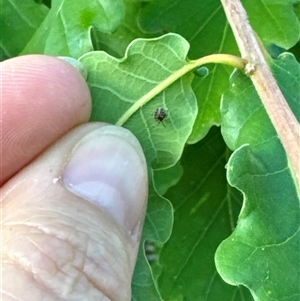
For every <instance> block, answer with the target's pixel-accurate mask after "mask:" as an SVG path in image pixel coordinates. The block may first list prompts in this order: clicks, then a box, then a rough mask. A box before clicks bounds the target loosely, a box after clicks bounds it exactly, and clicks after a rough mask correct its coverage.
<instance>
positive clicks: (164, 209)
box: [132, 175, 173, 301]
mask: <svg viewBox="0 0 300 301" xmlns="http://www.w3.org/2000/svg"><path fill="white" fill-rule="evenodd" d="M151 178H152V176H151V175H150V179H151ZM172 224H173V208H172V205H171V204H170V202H169V201H167V200H166V199H164V198H162V197H160V196H159V195H158V194H157V193H156V191H155V189H154V187H153V184H152V180H151V182H150V185H149V199H148V208H147V214H146V219H145V224H144V231H143V235H142V239H141V245H140V250H139V254H138V261H137V264H136V267H135V271H134V275H133V280H132V300H133V301H143V300H145V296H147V301H162V299H161V297H160V293H159V292H158V290H157V288H156V286H155V282H154V280H153V275H152V270H151V268H150V266H149V263H148V261H147V258H146V255H145V251H144V243H145V241H146V240H147V241H151V242H155V243H160V244H162V243H165V242H166V241H167V239H168V238H169V236H170V233H171V231H172Z"/></svg>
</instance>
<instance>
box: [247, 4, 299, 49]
mask: <svg viewBox="0 0 300 301" xmlns="http://www.w3.org/2000/svg"><path fill="white" fill-rule="evenodd" d="M242 2H243V5H244V7H245V9H246V11H247V14H248V16H249V20H250V23H251V25H252V26H253V28H254V30H255V31H256V32H257V34H258V35H259V37H260V38H261V39H262V40H263V41H264V42H265V43H266V44H275V45H277V46H280V47H282V48H284V49H289V48H290V47H292V46H294V45H295V44H296V43H297V42H298V41H299V38H300V24H299V20H298V18H297V16H296V14H295V11H294V5H295V4H296V3H299V0H296V1H295V0H276V1H274V0H263V1H262V0H243V1H242Z"/></svg>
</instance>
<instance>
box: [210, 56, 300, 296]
mask: <svg viewBox="0 0 300 301" xmlns="http://www.w3.org/2000/svg"><path fill="white" fill-rule="evenodd" d="M272 69H273V70H275V72H274V73H275V76H276V77H277V81H278V82H279V85H280V86H281V87H282V88H283V87H285V88H284V89H282V91H283V93H284V94H285V97H286V99H287V100H288V102H289V104H290V106H291V107H292V108H296V107H297V106H298V109H297V110H295V113H296V114H297V115H298V116H297V117H298V118H299V101H300V94H299V80H300V72H299V71H300V67H299V64H298V63H297V62H296V61H295V59H294V57H293V56H291V55H289V54H283V55H282V56H280V57H279V60H278V61H273V62H272ZM222 114H223V126H222V131H223V135H224V137H225V140H226V142H227V144H228V145H230V146H231V147H232V148H233V149H236V148H237V149H236V151H235V152H234V154H233V155H232V157H231V159H230V160H229V162H228V167H227V169H228V181H229V183H230V184H231V185H232V186H235V187H237V188H238V189H239V190H241V191H242V192H243V194H244V206H243V208H242V211H241V214H240V216H239V220H238V224H237V227H236V229H235V231H234V232H233V234H232V235H231V236H230V237H229V238H228V239H226V240H225V241H224V242H223V243H222V244H221V245H220V247H219V249H218V251H217V253H216V264H217V267H218V271H219V272H220V274H221V275H222V277H223V278H224V279H225V280H226V281H227V282H228V283H230V284H234V285H240V284H242V285H245V286H247V287H248V288H249V289H250V290H251V292H252V294H253V296H254V297H255V300H260V301H264V300H266V301H267V300H289V301H296V300H299V296H300V287H299V279H300V278H299V277H300V261H299V246H300V231H299V228H300V227H299V221H300V210H299V200H300V198H299V194H300V193H299V187H298V188H297V186H296V183H295V182H294V179H293V177H292V176H291V171H290V167H289V164H288V162H287V158H286V154H285V152H284V150H283V147H282V145H281V143H280V141H279V140H278V137H277V135H276V133H275V130H274V128H273V126H272V125H271V122H270V120H269V118H268V116H267V114H266V112H265V110H264V108H263V106H262V104H261V102H260V99H259V98H258V96H257V94H256V91H255V89H254V87H253V86H252V84H251V82H250V79H247V78H246V77H245V75H243V74H241V73H239V72H236V73H235V74H234V75H233V76H232V78H231V89H230V91H229V92H228V93H226V94H225V96H224V99H223V105H222Z"/></svg>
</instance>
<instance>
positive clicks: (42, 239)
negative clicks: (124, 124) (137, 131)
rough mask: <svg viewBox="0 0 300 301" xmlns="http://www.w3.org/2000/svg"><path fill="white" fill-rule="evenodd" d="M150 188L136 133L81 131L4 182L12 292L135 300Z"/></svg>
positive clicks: (34, 300)
mask: <svg viewBox="0 0 300 301" xmlns="http://www.w3.org/2000/svg"><path fill="white" fill-rule="evenodd" d="M147 187H148V185H147V170H146V163H145V159H144V155H143V153H142V150H141V147H140V145H139V143H138V142H137V140H136V138H135V137H134V136H133V135H132V134H131V133H130V132H129V131H128V130H125V129H123V128H121V127H117V126H111V125H106V124H100V125H99V123H94V124H93V123H92V124H88V125H84V126H81V127H79V128H76V129H75V130H73V131H72V132H71V133H70V134H68V135H67V136H66V137H65V138H64V139H63V140H61V141H60V142H58V143H57V144H56V145H55V146H54V147H53V148H51V149H50V150H49V151H47V152H46V153H45V154H43V155H42V156H41V157H40V158H39V159H38V160H36V161H35V162H33V163H32V164H30V165H29V166H28V167H26V168H25V169H24V170H23V171H22V172H21V173H19V174H17V175H16V176H15V177H14V178H13V179H11V181H9V182H8V183H7V184H6V185H4V187H3V191H2V195H3V201H2V215H3V225H2V233H3V234H2V235H3V238H2V241H3V248H2V252H3V255H2V256H3V260H2V262H3V264H2V269H3V270H2V276H3V277H2V279H3V283H2V289H3V292H4V293H3V294H4V296H5V297H7V296H10V297H11V298H12V299H13V300H31V301H40V300H49V301H50V300H51V301H52V300H53V301H54V300H72V301H74V300H81V301H85V300H86V301H93V300H95V301H96V300H97V301H100V300H115V301H117V300H120V301H126V300H130V299H131V298H130V296H131V277H132V273H133V270H134V266H135V262H136V256H137V252H138V246H139V240H140V235H141V230H142V224H143V220H144V215H145V208H146V200H147ZM4 300H6V299H5V298H4ZM9 300H10V299H9Z"/></svg>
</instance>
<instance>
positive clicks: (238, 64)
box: [116, 54, 248, 126]
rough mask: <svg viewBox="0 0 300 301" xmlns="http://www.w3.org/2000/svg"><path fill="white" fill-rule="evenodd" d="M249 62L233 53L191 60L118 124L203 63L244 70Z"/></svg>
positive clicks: (118, 123) (149, 93)
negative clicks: (224, 65)
mask: <svg viewBox="0 0 300 301" xmlns="http://www.w3.org/2000/svg"><path fill="white" fill-rule="evenodd" d="M247 62H248V61H247V60H245V59H242V58H240V57H237V56H234V55H231V54H211V55H208V56H205V57H202V58H200V59H197V60H193V61H189V62H188V63H187V64H186V65H184V66H183V67H182V68H181V69H179V70H177V71H176V72H175V73H173V74H172V75H171V76H169V77H168V78H166V79H165V80H164V81H162V82H161V83H160V84H158V85H157V86H156V87H155V88H154V89H152V90H151V91H149V92H148V93H147V94H145V95H144V96H143V97H141V98H140V99H139V100H137V101H136V102H135V103H134V104H133V105H132V106H131V107H130V108H129V109H128V110H127V111H126V112H125V113H124V114H123V115H122V116H121V118H120V119H119V120H118V121H117V123H116V125H120V126H121V125H123V124H124V123H125V122H126V121H127V120H128V119H129V118H130V117H131V116H132V114H134V113H135V112H136V111H137V110H138V109H139V108H141V107H142V106H143V105H145V104H146V103H147V102H148V101H150V100H151V99H152V98H154V97H155V96H156V95H158V94H159V93H161V92H162V91H163V90H165V89H166V88H167V87H169V86H170V85H171V84H173V83H174V82H175V81H176V80H177V79H179V78H181V77H182V76H184V75H185V74H187V73H188V72H190V71H192V70H194V69H195V68H197V67H200V66H202V65H205V64H209V63H217V64H226V65H230V66H232V67H234V68H238V69H242V70H244V68H245V66H246V64H247Z"/></svg>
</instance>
